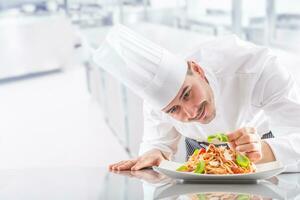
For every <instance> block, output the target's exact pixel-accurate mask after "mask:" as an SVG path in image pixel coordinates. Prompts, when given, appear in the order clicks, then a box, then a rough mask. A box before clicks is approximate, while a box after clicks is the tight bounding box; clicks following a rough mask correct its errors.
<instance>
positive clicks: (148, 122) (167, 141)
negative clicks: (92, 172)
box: [109, 103, 181, 170]
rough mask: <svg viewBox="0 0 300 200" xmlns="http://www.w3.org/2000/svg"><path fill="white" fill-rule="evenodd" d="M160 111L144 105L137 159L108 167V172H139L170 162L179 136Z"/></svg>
mask: <svg viewBox="0 0 300 200" xmlns="http://www.w3.org/2000/svg"><path fill="white" fill-rule="evenodd" d="M165 117H166V116H164V115H163V113H161V112H160V111H155V110H152V108H151V107H150V106H148V105H147V104H145V103H144V137H143V142H142V143H141V146H140V152H139V157H137V158H134V159H131V160H124V161H121V162H118V163H115V164H112V165H110V166H109V169H110V170H140V169H143V168H145V167H152V166H157V165H159V164H160V162H161V161H162V160H170V159H171V158H172V156H173V155H174V154H175V153H176V151H177V145H178V142H179V139H180V137H181V135H180V134H179V133H178V132H177V131H176V129H175V128H174V127H173V126H172V125H171V124H170V123H169V122H168V120H166V118H165Z"/></svg>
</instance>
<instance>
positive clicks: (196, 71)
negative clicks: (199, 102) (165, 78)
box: [191, 61, 205, 78]
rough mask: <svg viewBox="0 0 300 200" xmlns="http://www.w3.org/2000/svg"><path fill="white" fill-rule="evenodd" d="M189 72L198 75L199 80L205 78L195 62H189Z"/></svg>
mask: <svg viewBox="0 0 300 200" xmlns="http://www.w3.org/2000/svg"><path fill="white" fill-rule="evenodd" d="M191 70H192V71H193V73H194V74H197V75H199V76H200V77H201V78H205V72H204V70H203V69H202V67H201V66H200V65H199V64H198V63H196V62H195V61H191Z"/></svg>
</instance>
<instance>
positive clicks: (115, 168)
mask: <svg viewBox="0 0 300 200" xmlns="http://www.w3.org/2000/svg"><path fill="white" fill-rule="evenodd" d="M127 161H128V160H124V161H122V162H120V163H118V164H116V165H115V166H113V167H112V170H118V167H119V166H122V165H123V164H125V163H126V162H127Z"/></svg>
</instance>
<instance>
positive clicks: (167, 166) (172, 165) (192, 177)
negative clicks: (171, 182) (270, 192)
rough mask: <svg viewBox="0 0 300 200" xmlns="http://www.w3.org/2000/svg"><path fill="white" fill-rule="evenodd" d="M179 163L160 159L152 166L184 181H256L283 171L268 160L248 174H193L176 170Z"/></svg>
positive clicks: (282, 167) (282, 168)
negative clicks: (155, 165)
mask: <svg viewBox="0 0 300 200" xmlns="http://www.w3.org/2000/svg"><path fill="white" fill-rule="evenodd" d="M181 165H182V164H181V163H176V162H171V161H166V160H165V161H162V162H161V163H160V165H159V166H158V167H153V169H154V170H155V171H157V172H160V173H162V174H165V175H167V176H169V177H171V178H173V179H182V180H185V181H205V182H208V181H212V182H216V181H217V182H223V181H224V182H228V181H230V182H231V181H238V182H246V183H248V182H256V181H258V180H262V179H267V178H270V177H272V176H276V175H278V174H280V173H281V172H283V171H284V166H283V165H282V164H281V163H280V162H278V161H274V162H269V163H264V164H258V165H256V167H257V170H256V172H255V173H249V174H226V175H218V174H195V173H191V172H178V171H176V169H177V168H178V167H179V166H181Z"/></svg>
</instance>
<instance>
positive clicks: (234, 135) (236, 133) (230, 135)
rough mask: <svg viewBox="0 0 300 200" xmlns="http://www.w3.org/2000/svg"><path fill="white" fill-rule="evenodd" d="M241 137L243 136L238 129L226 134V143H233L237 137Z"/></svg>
mask: <svg viewBox="0 0 300 200" xmlns="http://www.w3.org/2000/svg"><path fill="white" fill-rule="evenodd" d="M242 135H243V131H242V129H238V130H236V131H234V132H230V133H228V134H227V137H228V141H229V142H233V141H235V140H237V139H238V138H239V137H241V136H242Z"/></svg>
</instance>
